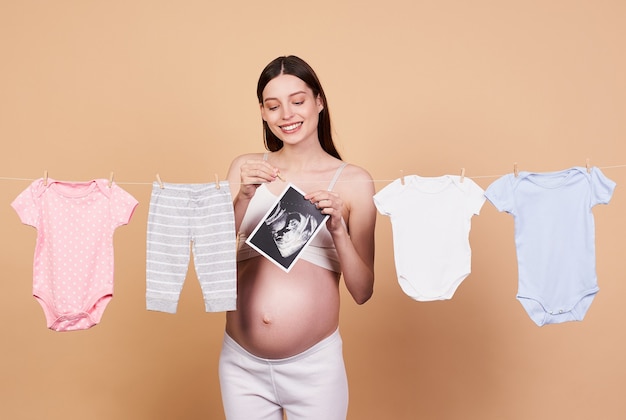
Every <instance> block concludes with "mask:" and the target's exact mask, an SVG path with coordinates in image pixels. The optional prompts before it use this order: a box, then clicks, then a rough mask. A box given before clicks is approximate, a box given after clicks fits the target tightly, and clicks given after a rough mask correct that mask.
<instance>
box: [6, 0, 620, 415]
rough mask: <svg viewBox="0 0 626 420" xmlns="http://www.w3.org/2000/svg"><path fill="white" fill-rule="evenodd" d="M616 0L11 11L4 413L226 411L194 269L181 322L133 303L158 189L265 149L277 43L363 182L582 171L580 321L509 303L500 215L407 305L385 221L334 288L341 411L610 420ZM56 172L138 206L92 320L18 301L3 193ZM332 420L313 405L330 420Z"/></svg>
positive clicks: (141, 299)
mask: <svg viewBox="0 0 626 420" xmlns="http://www.w3.org/2000/svg"><path fill="white" fill-rule="evenodd" d="M624 22H626V3H625V2H623V1H622V0H613V1H610V0H596V1H582V0H574V1H572V0H555V1H539V0H526V1H497V0H475V1H461V0H457V1H454V0H440V1H425V0H389V1H384V2H373V1H370V2H367V1H366V2H363V1H334V0H320V1H317V2H297V1H283V0H277V1H274V2H260V1H245V2H225V1H224V2H217V1H200V0H196V1H191V0H179V1H166V0H130V1H119V0H110V1H93V0H80V1H79V0H58V1H33V0H20V1H11V0H3V1H2V2H1V3H0V54H1V65H0V138H1V139H2V140H1V141H2V152H1V153H0V177H1V178H2V179H0V202H1V203H2V205H1V206H0V224H1V226H2V228H1V232H2V239H1V240H0V264H1V268H2V280H1V281H0V313H1V315H2V317H1V318H2V327H0V331H1V332H0V334H1V338H0V340H1V341H0V342H1V353H0V354H1V358H0V375H1V378H2V379H1V383H0V418H3V419H11V420H13V419H64V420H74V419H84V418H89V419H94V420H100V419H107V420H108V419H124V420H125V419H132V420H169V419H190V420H196V419H222V418H223V414H222V410H221V402H220V393H219V387H218V379H217V360H218V354H219V349H220V343H221V338H222V331H223V323H224V314H222V313H217V314H207V313H204V312H203V303H202V298H201V293H200V288H199V285H198V283H197V280H196V277H195V274H194V271H193V268H191V269H190V271H189V274H188V276H187V281H186V283H185V287H184V290H183V294H182V297H181V300H180V304H179V309H178V313H177V314H175V315H170V314H163V313H156V312H148V311H146V310H145V309H144V307H145V234H146V223H147V211H148V205H149V199H150V188H151V187H150V184H151V183H152V182H153V180H155V175H156V174H157V173H159V174H160V175H161V177H162V179H163V180H164V181H169V182H188V183H192V182H211V181H213V179H214V174H215V173H217V174H218V175H219V176H220V178H222V179H223V178H224V177H225V175H226V171H227V168H228V165H229V163H230V161H231V159H232V158H233V157H234V156H236V155H238V154H240V153H243V152H250V151H261V150H262V140H261V121H260V117H259V114H258V107H257V103H256V98H255V87H256V80H257V77H258V75H259V73H260V71H261V69H262V68H263V66H264V65H265V64H267V63H268V62H269V61H270V60H271V59H273V58H275V57H276V56H278V55H283V54H296V55H299V56H301V57H303V58H304V59H306V60H307V61H309V62H310V63H311V65H312V66H313V67H314V68H315V69H316V70H317V72H318V74H319V76H320V78H321V80H322V82H323V84H324V86H325V89H326V92H327V95H328V97H329V101H330V103H329V105H330V110H331V113H332V115H333V118H334V124H335V125H334V128H335V133H336V138H337V143H338V147H339V149H340V151H341V152H342V153H343V155H344V158H345V159H346V160H347V161H349V162H353V163H355V164H358V165H361V166H364V167H366V168H367V169H368V170H369V171H370V172H371V174H372V176H373V178H374V179H375V180H376V190H377V191H378V190H380V189H382V188H383V187H384V186H385V185H387V184H388V183H389V182H391V181H392V180H393V179H396V178H398V177H399V176H400V174H401V171H403V172H402V173H404V174H406V175H409V174H418V175H422V176H438V175H443V174H446V173H452V174H458V173H460V170H461V168H462V167H465V168H466V175H467V176H469V177H472V178H473V179H474V180H475V181H476V182H477V183H478V184H479V185H481V186H482V187H483V188H487V187H488V185H489V184H490V183H491V182H493V181H494V180H495V179H496V178H497V177H498V176H500V175H504V174H505V173H508V172H511V171H512V170H513V164H514V162H518V163H519V168H520V170H531V171H554V170H560V169H565V168H567V167H570V166H574V165H584V164H585V159H586V158H589V159H590V160H591V164H592V165H595V166H599V167H601V168H603V171H604V173H605V174H606V175H607V176H608V177H609V178H611V179H613V180H614V181H616V182H617V184H618V187H617V190H616V193H615V195H614V197H613V200H612V201H611V203H610V204H609V205H608V206H598V207H596V208H595V209H594V214H595V216H596V227H597V230H596V233H597V240H596V244H597V271H598V277H599V284H600V288H601V290H600V292H599V294H598V296H597V298H596V300H595V301H594V303H593V305H592V306H591V309H590V311H589V313H588V314H587V317H586V318H585V320H584V321H583V322H579V323H567V324H560V325H551V326H545V327H541V328H539V327H537V326H536V325H535V324H534V323H532V321H531V320H530V319H529V318H528V317H527V315H526V314H525V312H524V311H523V309H522V307H521V305H520V304H519V303H518V302H517V301H516V299H515V294H516V290H517V265H516V264H517V263H516V257H515V248H514V242H513V233H514V232H513V219H512V217H511V216H509V215H507V214H504V213H498V212H497V211H496V210H495V209H494V208H493V206H491V204H489V203H486V204H485V205H484V207H483V209H482V212H481V214H480V215H479V216H476V217H474V218H473V220H472V223H473V224H472V231H471V236H470V239H471V244H472V250H473V271H472V274H471V275H470V276H469V277H468V278H467V279H466V280H465V282H464V283H463V284H462V285H461V286H460V287H459V289H458V291H457V293H456V294H455V296H454V298H453V299H452V300H449V301H442V302H428V303H426V302H415V301H412V300H411V299H410V298H408V297H407V296H406V295H404V294H403V293H402V291H401V289H400V287H399V285H398V283H397V281H396V277H395V268H394V263H393V253H392V250H391V247H392V237H391V225H390V221H389V220H388V218H387V217H385V216H380V215H379V217H378V225H377V228H376V240H377V255H376V287H375V294H374V297H373V298H372V300H371V301H370V302H368V303H367V304H366V305H364V306H357V305H355V304H354V303H353V302H352V301H351V300H350V299H349V296H348V295H347V294H346V292H345V289H344V288H342V295H343V306H342V312H341V318H342V319H341V331H342V334H343V338H344V347H345V358H346V363H347V368H348V374H349V378H350V382H351V404H350V414H349V418H350V419H351V420H370V419H384V420H387V419H394V420H404V419H407V420H409V419H418V418H420V419H445V420H447V419H481V420H484V419H511V420H518V419H519V420H526V419H587V418H595V419H609V420H612V419H621V418H624V417H623V416H624V415H625V413H626V399H625V398H624V389H626V329H625V328H624V321H625V320H626V304H625V302H626V284H625V282H624V272H625V271H626V267H625V264H626V258H625V255H624V242H623V238H624V234H625V233H626V224H625V222H624V214H625V211H626V198H625V195H624V194H623V193H622V191H621V189H622V188H623V186H622V185H624V184H625V183H626V119H625V118H624V117H625V111H626V81H625V80H626V79H625V77H624V75H626V58H625V54H624V52H625V51H626V25H624ZM44 170H48V171H49V174H50V177H53V178H56V179H61V180H89V179H92V178H108V176H109V174H110V172H114V176H115V179H116V181H117V182H119V184H120V185H121V186H122V187H123V188H125V189H126V190H127V191H128V192H129V193H131V194H132V195H134V196H135V198H137V200H138V201H139V202H140V204H139V207H138V208H137V211H136V213H135V215H134V218H133V219H132V221H131V223H130V224H129V225H128V226H124V227H122V228H119V229H118V231H117V232H116V235H115V256H116V269H115V276H116V277H115V278H116V286H115V287H116V289H115V297H114V299H113V301H112V303H111V304H110V305H109V306H108V308H107V310H106V312H105V314H104V317H103V320H102V323H101V324H100V325H98V326H96V327H94V328H92V329H90V330H88V331H81V332H73V333H55V332H52V331H49V330H47V329H46V328H45V322H44V317H43V312H42V310H41V308H40V306H39V305H38V304H37V302H36V301H35V300H34V298H33V297H32V296H31V285H32V271H31V270H32V254H33V249H34V241H35V231H34V229H32V228H30V227H27V226H24V225H22V224H21V223H20V222H19V219H18V217H17V215H16V214H15V213H14V212H13V210H12V209H11V208H10V206H9V204H10V202H11V201H12V200H13V199H14V198H15V196H17V195H18V194H19V193H20V192H21V191H22V190H23V189H25V188H26V187H27V186H28V184H29V182H30V181H31V180H34V179H36V178H39V177H41V176H42V175H43V172H44ZM320 420H323V419H320Z"/></svg>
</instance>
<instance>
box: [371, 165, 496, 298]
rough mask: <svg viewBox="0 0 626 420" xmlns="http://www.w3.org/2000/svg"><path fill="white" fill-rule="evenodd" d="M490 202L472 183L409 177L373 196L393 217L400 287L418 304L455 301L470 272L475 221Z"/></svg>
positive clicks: (448, 177) (380, 208)
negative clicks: (470, 239) (473, 221)
mask: <svg viewBox="0 0 626 420" xmlns="http://www.w3.org/2000/svg"><path fill="white" fill-rule="evenodd" d="M484 202H485V195H484V191H483V189H482V188H480V186H478V185H477V184H476V183H475V182H474V181H472V180H471V179H469V178H466V177H464V178H461V177H460V176H455V175H444V176H441V177H420V176H417V175H411V176H406V177H404V185H403V184H402V182H401V180H400V179H397V180H395V181H393V182H392V183H391V184H389V185H387V186H386V187H385V188H383V189H382V190H381V191H379V192H378V193H377V194H376V195H375V196H374V204H375V205H376V208H377V209H378V211H379V212H380V213H381V214H383V215H385V216H390V218H391V225H392V232H393V243H394V246H393V249H394V258H395V264H396V272H397V276H398V282H399V284H400V287H401V288H402V290H403V291H404V293H406V294H407V295H408V296H410V297H411V298H413V299H415V300H417V301H432V300H446V299H451V298H452V296H453V295H454V292H455V291H456V289H457V288H458V287H459V285H460V284H461V282H462V281H463V280H464V279H465V278H466V277H467V276H468V275H469V274H470V272H471V248H470V244H469V231H470V228H471V218H472V216H473V215H478V214H479V212H480V209H481V207H482V206H483V204H484Z"/></svg>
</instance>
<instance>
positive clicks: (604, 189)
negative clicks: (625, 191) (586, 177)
mask: <svg viewBox="0 0 626 420" xmlns="http://www.w3.org/2000/svg"><path fill="white" fill-rule="evenodd" d="M616 185H617V184H616V183H615V182H614V181H612V180H610V179H609V178H607V177H606V176H605V175H604V174H603V173H602V171H601V170H600V169H599V168H597V167H594V168H593V169H592V171H591V197H592V202H591V207H593V206H595V205H596V204H608V203H609V201H611V197H612V196H613V191H614V190H615V186H616Z"/></svg>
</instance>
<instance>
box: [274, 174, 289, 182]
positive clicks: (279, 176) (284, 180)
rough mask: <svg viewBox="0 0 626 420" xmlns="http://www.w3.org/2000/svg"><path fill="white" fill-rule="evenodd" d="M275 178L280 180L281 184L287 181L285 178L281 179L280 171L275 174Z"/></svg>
mask: <svg viewBox="0 0 626 420" xmlns="http://www.w3.org/2000/svg"><path fill="white" fill-rule="evenodd" d="M276 176H277V177H278V179H280V180H281V181H283V182H287V180H286V179H285V178H283V177H282V175H281V174H280V171H278V172H276Z"/></svg>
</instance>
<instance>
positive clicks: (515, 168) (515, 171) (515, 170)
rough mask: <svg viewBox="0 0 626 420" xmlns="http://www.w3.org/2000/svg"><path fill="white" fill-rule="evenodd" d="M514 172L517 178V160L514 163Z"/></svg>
mask: <svg viewBox="0 0 626 420" xmlns="http://www.w3.org/2000/svg"><path fill="white" fill-rule="evenodd" d="M513 173H514V174H515V178H517V176H518V175H519V170H518V169H517V162H515V163H514V164H513Z"/></svg>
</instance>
